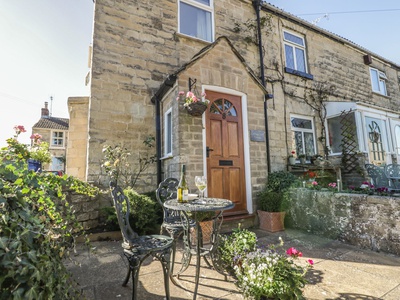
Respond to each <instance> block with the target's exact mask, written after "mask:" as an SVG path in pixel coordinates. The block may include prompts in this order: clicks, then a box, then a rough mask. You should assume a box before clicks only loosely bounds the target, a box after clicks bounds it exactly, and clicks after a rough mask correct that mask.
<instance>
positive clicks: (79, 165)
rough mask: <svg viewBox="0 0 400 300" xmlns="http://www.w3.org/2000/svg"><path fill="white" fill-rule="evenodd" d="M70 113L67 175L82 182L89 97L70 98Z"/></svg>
mask: <svg viewBox="0 0 400 300" xmlns="http://www.w3.org/2000/svg"><path fill="white" fill-rule="evenodd" d="M68 111H69V117H70V122H69V129H70V130H69V133H68V145H67V156H66V159H67V162H68V163H67V165H66V173H67V174H68V175H70V176H75V177H76V178H78V179H80V180H85V179H86V159H87V143H88V134H87V127H88V122H89V121H88V112H89V97H69V98H68Z"/></svg>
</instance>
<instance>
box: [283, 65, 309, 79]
mask: <svg viewBox="0 0 400 300" xmlns="http://www.w3.org/2000/svg"><path fill="white" fill-rule="evenodd" d="M285 72H286V73H289V74H293V75H296V76H300V77H303V78H307V79H310V80H314V76H313V75H311V74H308V73H305V72H301V71H297V70H293V69H291V68H287V67H285Z"/></svg>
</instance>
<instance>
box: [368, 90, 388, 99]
mask: <svg viewBox="0 0 400 300" xmlns="http://www.w3.org/2000/svg"><path fill="white" fill-rule="evenodd" d="M372 93H373V94H374V95H377V96H381V97H385V98H388V99H390V96H388V95H385V94H381V93H379V92H376V91H372Z"/></svg>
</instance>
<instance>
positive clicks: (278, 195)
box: [257, 171, 299, 212]
mask: <svg viewBox="0 0 400 300" xmlns="http://www.w3.org/2000/svg"><path fill="white" fill-rule="evenodd" d="M298 185H299V181H298V179H297V177H296V176H295V175H293V174H292V173H290V172H285V171H278V172H272V173H270V174H269V175H268V180H267V183H266V184H265V186H264V188H263V189H262V190H261V191H260V192H259V193H258V194H257V208H258V209H259V210H263V211H268V212H280V211H285V210H286V209H287V201H285V200H286V198H287V197H288V194H287V191H288V189H289V188H290V187H291V186H298Z"/></svg>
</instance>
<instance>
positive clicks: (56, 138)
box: [50, 131, 64, 148]
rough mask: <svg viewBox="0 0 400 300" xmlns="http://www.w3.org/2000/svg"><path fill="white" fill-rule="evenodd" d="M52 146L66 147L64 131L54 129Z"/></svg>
mask: <svg viewBox="0 0 400 300" xmlns="http://www.w3.org/2000/svg"><path fill="white" fill-rule="evenodd" d="M50 147H57V148H63V147H64V132H63V131H53V132H52V133H51V144H50Z"/></svg>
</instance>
